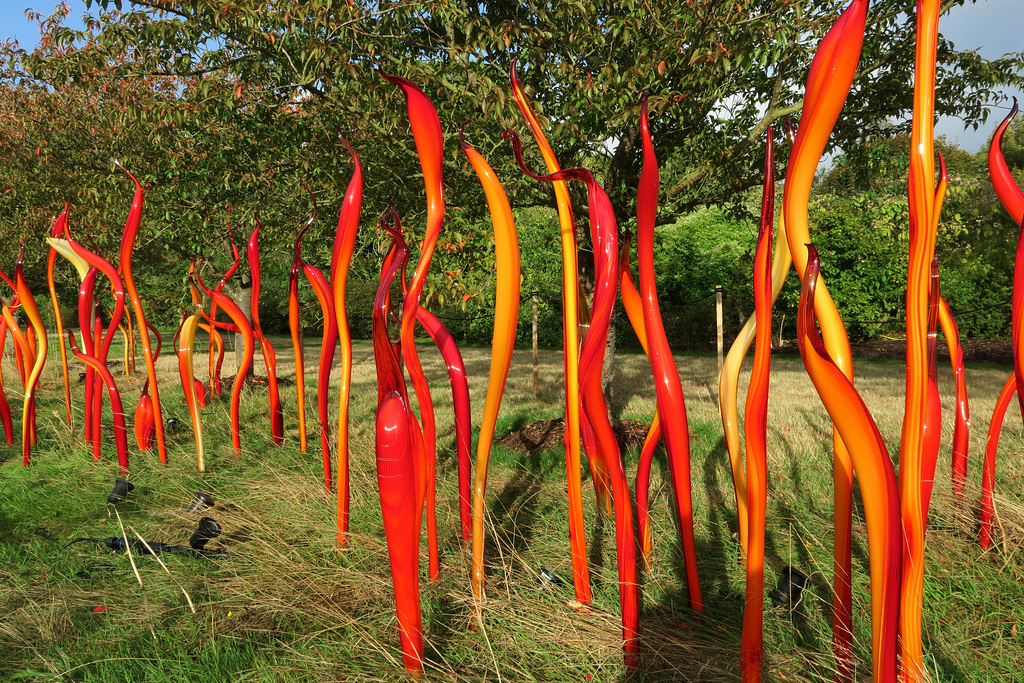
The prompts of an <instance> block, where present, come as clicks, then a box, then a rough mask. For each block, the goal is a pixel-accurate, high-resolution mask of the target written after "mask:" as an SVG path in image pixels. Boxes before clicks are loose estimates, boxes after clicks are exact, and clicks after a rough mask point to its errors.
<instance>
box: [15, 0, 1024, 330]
mask: <svg viewBox="0 0 1024 683" xmlns="http://www.w3.org/2000/svg"><path fill="white" fill-rule="evenodd" d="M958 4H962V0H952V1H951V2H950V3H949V6H950V7H952V6H955V5H958ZM90 8H91V10H90V12H91V13H90V14H89V15H88V17H87V19H86V22H85V25H86V27H85V29H84V30H82V31H74V30H71V29H69V28H68V27H67V26H65V25H64V19H65V17H66V14H67V10H66V6H59V7H58V8H57V10H56V12H55V13H54V15H52V16H50V17H43V16H38V17H37V18H38V19H39V21H40V25H41V29H42V39H41V41H40V43H39V45H38V47H37V48H36V49H35V50H33V51H32V53H26V52H25V51H24V50H21V49H20V48H19V47H18V46H17V45H15V44H6V45H4V46H3V47H2V50H0V51H2V57H0V59H2V60H3V73H2V76H0V79H2V82H0V85H2V87H3V93H2V95H0V97H3V98H5V99H6V100H8V102H10V103H11V105H12V107H17V108H19V109H20V110H21V111H20V113H18V114H16V115H14V116H13V117H10V118H5V119H4V131H3V135H4V139H3V142H2V143H0V144H3V145H4V151H5V153H6V156H16V157H18V161H17V163H12V165H11V166H10V167H9V170H4V171H0V173H5V174H7V176H8V182H7V185H8V187H5V188H4V189H9V188H10V189H13V190H14V191H15V193H16V195H17V202H16V203H18V202H21V203H20V204H17V207H11V210H12V213H11V214H10V217H9V218H8V219H6V220H4V221H3V225H4V227H3V229H4V230H5V231H6V230H10V231H13V232H23V231H25V230H33V231H36V232H40V231H41V229H42V228H41V225H40V224H41V223H45V220H44V219H42V218H41V217H40V216H39V215H38V214H33V215H29V214H30V213H31V210H30V207H35V209H34V210H35V211H38V209H39V207H56V206H57V204H58V201H59V199H60V196H59V194H60V193H65V194H71V195H74V196H77V197H78V198H79V210H80V211H83V212H84V215H83V214H80V216H81V217H80V218H78V220H80V221H81V220H83V219H87V220H88V221H91V222H94V223H95V224H96V225H99V224H101V223H102V222H103V221H106V224H115V225H116V224H117V222H118V220H119V219H120V217H121V216H122V215H123V212H124V210H125V209H124V208H123V207H124V206H125V205H126V200H127V193H124V194H122V193H123V192H124V190H123V189H121V188H120V180H119V179H118V178H117V176H116V175H115V174H113V173H111V172H110V168H111V167H110V165H109V162H110V159H111V158H112V157H118V158H120V159H121V160H122V162H124V163H126V164H128V165H129V167H131V168H133V169H134V170H138V171H139V172H140V173H141V174H142V176H143V177H144V178H145V182H146V183H147V184H149V185H150V187H151V191H150V202H151V203H150V207H151V208H150V210H149V211H148V212H147V218H146V220H147V226H148V230H149V231H151V232H147V233H145V234H144V239H145V240H151V241H152V243H151V245H145V244H144V245H142V246H141V248H142V249H149V248H150V246H151V247H152V249H153V250H154V252H158V251H159V250H163V255H162V256H160V255H158V254H156V253H154V255H153V257H152V258H153V260H152V261H151V262H152V263H154V266H155V265H157V264H159V263H161V261H159V259H161V258H162V259H165V260H166V262H168V263H171V262H175V261H179V262H180V260H182V259H184V258H188V257H190V255H191V254H192V253H194V252H196V251H206V252H207V253H208V254H210V255H213V254H217V258H221V259H225V258H226V254H224V253H223V247H222V246H217V244H216V243H214V242H215V241H219V243H220V244H222V243H223V235H222V234H218V231H221V229H220V228H218V229H217V230H214V237H209V238H208V237H207V236H206V235H207V233H205V232H204V231H203V229H202V226H204V225H206V224H207V221H206V220H205V219H206V218H210V221H209V223H212V224H213V225H215V226H217V225H223V224H224V215H225V213H226V206H227V205H229V204H230V205H231V206H232V210H233V214H232V215H233V216H234V217H235V218H234V221H235V225H236V231H237V232H238V233H242V232H247V230H248V227H249V223H248V222H247V221H248V220H249V216H251V214H252V211H253V210H255V209H256V208H259V209H260V211H261V214H262V215H263V217H264V223H265V224H267V225H268V227H269V228H270V230H268V234H267V235H266V237H265V238H264V241H265V243H266V244H268V245H273V248H274V249H277V248H280V249H282V250H284V249H286V248H287V246H288V242H289V241H290V240H289V238H288V235H289V234H291V232H292V230H293V229H294V227H295V226H297V225H299V224H301V222H302V220H303V219H304V217H305V216H306V215H308V211H309V205H308V200H307V199H306V198H305V196H304V193H303V192H302V190H301V189H300V184H301V183H306V184H307V185H309V186H310V187H311V188H312V189H313V190H314V192H315V193H316V194H317V196H318V198H319V200H320V203H321V216H322V220H321V221H320V223H318V225H317V227H316V228H315V231H316V232H314V233H312V234H310V236H309V238H308V240H307V247H306V248H307V250H308V251H307V253H309V254H310V260H311V261H313V262H317V263H321V264H322V263H325V262H326V258H327V249H328V241H327V240H325V239H324V237H325V236H327V235H331V234H333V217H332V216H333V215H336V208H337V202H338V200H339V198H340V194H341V191H340V188H341V187H343V186H344V182H345V181H346V180H347V173H348V170H349V163H348V161H347V158H346V157H345V155H344V154H341V153H340V148H339V146H338V145H337V143H336V140H335V131H337V130H340V131H341V132H342V133H344V134H345V135H346V137H348V138H349V139H350V141H351V142H352V143H353V145H354V146H355V147H356V149H357V150H359V152H360V154H361V155H362V157H363V160H364V163H365V166H366V169H367V173H366V177H367V180H368V186H367V192H366V202H365V204H364V206H365V213H364V216H365V225H364V229H363V230H362V231H361V233H362V237H361V240H363V241H362V242H361V246H360V249H361V253H362V254H363V255H364V256H366V257H367V258H365V259H360V258H358V257H357V258H356V259H355V261H354V267H355V269H356V274H355V277H354V278H353V286H354V287H355V288H356V289H358V288H359V287H360V284H359V283H360V282H361V281H362V280H363V279H365V280H372V279H373V278H374V277H375V275H374V270H375V260H376V258H377V256H376V255H375V254H374V253H373V252H374V247H375V246H376V243H377V241H378V240H377V239H376V238H375V234H374V232H375V231H374V230H373V227H374V224H375V222H376V216H379V215H380V213H382V212H383V211H384V210H385V209H386V208H388V207H390V206H391V204H392V203H394V204H395V205H396V207H397V208H398V210H399V211H400V212H401V213H402V215H403V217H404V218H405V220H404V221H403V222H404V224H405V225H406V226H407V228H408V229H409V230H410V231H411V233H412V235H411V236H410V237H411V241H415V239H416V233H417V231H418V230H419V229H420V227H419V220H418V219H419V218H420V217H421V216H422V211H423V200H422V197H421V193H422V188H421V183H420V180H419V178H418V174H419V171H418V164H417V160H416V157H415V153H414V150H413V145H412V139H411V136H410V135H409V134H408V124H407V123H406V121H405V119H404V107H403V105H402V102H401V99H400V95H399V94H398V93H397V92H396V91H395V89H394V88H393V87H391V86H389V85H388V84H386V83H383V82H382V80H381V79H380V78H379V77H378V76H377V73H376V72H377V70H386V71H389V72H393V73H398V74H401V75H403V76H406V77H408V78H411V79H413V80H414V81H416V82H418V83H420V84H422V85H423V86H424V87H425V89H426V90H427V92H428V94H429V95H430V96H431V97H432V99H433V101H434V103H435V105H436V106H437V107H438V110H439V114H440V116H441V119H442V124H443V126H444V128H445V133H446V136H447V138H448V139H449V140H454V137H455V134H456V132H457V129H458V126H459V125H460V124H461V122H462V121H463V120H464V119H465V118H467V117H472V116H475V117H476V121H475V122H474V123H473V124H472V125H471V126H470V127H469V129H468V135H469V137H470V138H471V139H472V141H473V143H474V145H475V146H477V147H478V149H480V150H481V151H482V152H483V153H485V154H486V155H487V156H488V158H489V159H490V161H491V163H492V164H493V165H494V166H495V167H496V170H497V172H498V174H499V176H500V177H501V178H502V180H503V182H505V184H506V188H507V189H508V192H509V195H510V199H511V200H512V202H513V205H514V206H517V207H521V208H527V207H531V206H537V207H541V206H549V205H550V201H551V199H550V194H549V192H550V189H549V188H547V187H544V186H543V185H541V184H537V183H533V182H532V181H529V180H527V179H525V178H523V176H522V175H521V173H520V172H519V171H518V170H517V169H515V168H514V167H513V165H512V162H511V155H510V154H508V151H507V147H506V145H505V143H503V142H502V141H501V140H500V137H499V135H498V134H499V132H500V130H501V129H503V128H504V127H507V126H513V127H521V122H520V120H519V116H518V113H517V112H516V111H515V107H514V105H513V103H512V102H511V100H510V98H509V97H508V86H507V72H508V68H509V65H510V62H511V60H512V58H513V57H520V58H521V60H522V61H521V71H522V74H523V79H524V82H525V84H526V85H527V88H528V90H529V92H530V96H531V97H532V98H533V99H534V101H535V102H536V105H537V108H538V111H539V112H540V113H541V115H542V116H543V117H544V120H545V122H546V123H547V124H548V125H549V127H550V138H551V140H552V141H553V143H554V144H555V146H556V151H557V153H558V154H559V156H560V160H561V161H562V163H563V165H565V166H569V165H579V164H582V165H587V166H588V167H590V168H592V169H593V170H595V171H596V172H597V174H598V176H599V177H601V178H603V181H604V184H605V186H606V187H607V189H608V190H609V192H610V194H611V196H612V198H613V201H614V203H615V209H616V212H617V213H618V217H619V219H620V223H622V224H628V220H629V216H630V215H631V213H632V208H631V207H632V197H633V194H634V192H635V187H636V177H637V173H638V158H637V154H636V142H637V139H638V138H637V135H638V131H637V120H638V118H637V117H638V112H637V107H638V102H639V99H640V95H641V94H642V93H644V92H647V93H648V94H649V96H650V102H651V108H652V114H653V116H652V119H653V120H652V125H653V127H654V134H655V140H656V145H657V148H658V150H659V155H660V157H661V161H662V165H663V173H662V178H663V187H665V190H666V191H665V195H664V196H665V201H664V206H663V209H662V213H661V220H662V221H663V222H665V223H666V224H671V223H674V222H675V220H676V218H678V217H680V216H682V215H684V214H686V213H688V212H690V211H691V210H693V209H694V208H696V207H698V206H701V205H705V204H721V205H724V206H725V207H726V209H727V210H728V211H729V212H730V214H731V215H737V216H742V215H743V214H744V212H745V211H746V209H745V203H744V202H745V199H744V196H745V195H744V192H745V190H746V189H748V188H750V187H752V186H754V185H757V184H758V183H759V182H760V181H759V177H758V176H759V172H758V171H757V170H756V169H757V168H758V165H759V164H760V163H761V162H760V160H759V159H758V157H759V155H760V149H761V148H762V145H761V144H760V138H761V136H762V134H763V132H764V130H765V129H766V128H767V126H768V125H769V124H770V123H772V122H773V121H776V120H777V119H779V118H780V117H782V116H785V115H788V114H794V113H796V112H798V111H799V110H800V107H801V101H800V96H801V91H802V82H803V79H804V76H805V73H806V69H807V66H808V62H809V59H810V56H811V54H812V51H813V49H814V48H815V47H816V45H817V44H818V42H819V41H820V38H821V36H822V35H823V34H824V32H825V31H826V30H827V28H828V27H829V26H830V25H831V23H832V22H833V21H834V19H835V18H836V16H837V14H838V12H839V11H840V10H841V9H842V3H839V2H827V3H792V2H790V1H789V0H758V1H754V2H740V3H727V2H718V3H678V4H677V5H671V6H667V5H658V4H655V5H651V4H649V3H641V2H636V1H627V2H621V3H599V2H594V1H591V0H583V1H581V2H576V3H543V2H527V3H508V2H498V1H495V2H490V1H485V2H481V3H469V4H465V3H461V2H455V1H454V0H439V1H438V2H435V3H431V4H429V5H423V4H420V3H402V2H384V3H366V2H359V1H357V0H353V1H352V2H342V1H341V0H313V1H311V2H303V3H290V2H280V1H273V0H272V1H256V0H242V1H241V2H231V3H227V2H221V1H220V0H207V1H203V2H179V1H176V0H153V1H143V2H133V3H122V2H120V1H119V0H118V1H115V0H101V1H100V2H93V3H91V4H90ZM909 9H910V5H909V4H908V3H907V2H906V1H897V0H880V1H879V2H876V3H874V4H873V5H872V9H871V14H870V17H869V21H870V22H871V23H870V25H869V27H868V32H867V36H866V39H865V47H864V54H865V58H864V60H862V65H861V74H860V77H859V79H858V81H857V83H856V85H855V95H854V96H852V97H851V98H850V100H849V102H848V104H847V108H846V110H845V111H844V114H843V117H842V118H841V120H840V123H839V126H838V128H837V133H836V137H835V139H834V140H835V144H836V145H838V146H839V147H840V148H842V149H845V150H857V149H860V148H863V147H865V145H868V144H869V143H870V142H871V141H873V140H876V139H878V138H879V137H883V138H884V137H890V136H892V135H893V134H896V133H899V132H901V131H902V130H904V129H905V128H906V127H907V126H908V125H909V111H910V104H911V103H910V96H911V95H910V90H909V88H908V87H907V83H909V82H910V74H911V73H912V61H913V50H912V49H909V48H910V46H911V43H912V41H913V35H914V32H913V25H912V24H913V19H912V12H910V11H909ZM1022 65H1024V54H1016V55H1010V56H1008V57H1006V58H1004V59H1001V60H994V61H987V60H984V59H981V58H980V57H978V56H977V55H976V54H975V53H973V52H966V51H958V50H957V49H955V47H954V46H953V45H951V44H950V43H948V42H944V41H943V42H941V45H940V64H939V75H938V80H939V83H940V89H941V92H943V94H944V97H943V98H941V101H940V102H939V106H940V113H941V114H945V115H957V116H960V117H961V118H963V119H964V120H965V121H967V122H968V123H975V124H977V123H980V122H983V121H984V120H985V117H986V115H987V110H986V109H985V108H984V104H985V103H986V102H988V101H991V100H992V99H993V95H992V88H993V86H995V85H998V84H1004V83H1005V84H1011V85H1020V84H1021V82H1022V80H1024V79H1022V78H1021V75H1020V72H1021V66H1022ZM57 92H59V93H60V94H61V98H64V101H63V102H61V101H59V99H57V98H55V95H54V94H55V93H57ZM94 99H95V100H96V101H95V103H93V102H92V100H94ZM83 106H86V107H88V106H92V107H93V108H94V111H92V112H88V111H82V107H83ZM12 107H5V108H4V111H5V112H9V111H12ZM5 116H6V115H5ZM90 116H92V117H95V120H96V123H97V125H95V126H90V125H88V121H89V120H90V119H89V117H90ZM51 117H52V118H51ZM94 129H95V130H94ZM43 140H45V141H46V145H43V144H42V141H43ZM43 148H46V150H47V151H46V152H43V151H40V152H39V153H36V150H37V149H38V150H43ZM850 153H851V155H852V154H853V152H850ZM44 154H46V155H48V157H47V159H46V161H45V165H46V167H47V168H48V169H49V170H48V171H45V172H44V171H42V170H40V169H42V168H43V166H44V164H43V157H44ZM784 156H785V153H784V151H783V154H782V157H783V158H780V160H779V163H780V164H784V163H785V158H784ZM851 158H852V157H851ZM5 163H6V162H5ZM19 164H20V165H19ZM446 165H447V166H448V168H447V173H446V183H447V186H448V187H447V188H446V189H447V192H448V196H449V201H450V204H451V206H452V207H453V210H452V213H451V214H450V220H449V222H448V223H449V225H448V229H449V233H448V234H447V235H446V237H447V241H448V243H449V244H450V245H453V246H452V247H451V249H450V250H449V251H448V252H444V253H446V254H447V255H448V257H450V262H449V265H450V266H451V267H447V268H444V269H441V268H440V267H439V268H437V269H435V271H434V275H433V279H432V281H431V283H430V285H429V287H428V291H427V295H428V297H436V301H435V302H434V303H443V305H444V306H447V305H448V304H449V302H453V303H454V304H455V306H456V307H457V308H459V309H461V307H462V306H463V305H466V306H467V307H469V306H471V304H472V303H473V301H475V300H479V299H480V298H486V297H487V286H486V285H487V282H488V278H487V275H486V274H487V272H489V270H490V268H489V267H488V262H487V259H489V258H492V256H490V255H489V254H491V251H490V249H489V247H488V243H487V239H488V238H487V234H488V232H487V231H486V230H485V229H483V228H476V226H477V225H481V224H482V221H483V220H484V218H485V217H484V216H483V213H484V207H485V203H484V201H483V199H482V195H481V192H480V190H479V187H478V185H477V182H476V180H475V178H474V177H473V175H472V174H471V173H470V172H469V171H468V169H467V168H466V164H465V161H464V160H463V158H462V157H461V156H460V155H459V153H458V151H457V150H456V148H455V146H454V144H452V145H451V146H450V154H449V155H448V156H446ZM534 165H539V164H537V163H536V159H535V160H534ZM29 184H31V185H34V186H35V187H34V189H29V188H28V187H27V185H29ZM33 193H36V194H35V195H34V196H33ZM93 193H95V194H93ZM87 199H88V200H89V202H91V203H89V204H88V205H87V202H86V200H87ZM577 199H578V200H579V206H580V211H582V210H583V208H584V200H583V197H582V196H581V195H579V196H577ZM18 207H20V208H18ZM456 207H457V209H456ZM53 210H54V208H51V209H50V211H51V212H52V211H53ZM540 215H542V214H537V216H540ZM101 217H102V220H101ZM112 217H116V218H112ZM528 223H529V221H528ZM243 226H244V228H243ZM537 229H538V230H539V231H540V233H539V236H538V238H539V239H552V240H553V239H554V234H555V233H554V228H553V227H548V226H541V225H538V226H537ZM273 231H277V232H276V233H274V232H273ZM221 232H222V231H221ZM155 236H158V237H155ZM370 256H373V258H369V257H370ZM281 258H282V259H283V258H284V257H281ZM268 267H270V268H271V269H272V268H273V267H274V265H273V259H269V260H268ZM282 267H283V266H282ZM154 270H157V269H156V268H154ZM446 271H447V272H446ZM175 272H176V271H175ZM179 277H180V275H179ZM271 279H272V276H271V277H268V281H269V280H271ZM175 291H180V289H178V290H175ZM467 295H468V299H469V300H468V301H467ZM270 297H271V295H270V294H269V293H268V300H269V299H270ZM690 298H692V297H690ZM272 315H273V313H272V312H268V317H272ZM464 317H469V316H464ZM268 322H271V321H270V320H268Z"/></svg>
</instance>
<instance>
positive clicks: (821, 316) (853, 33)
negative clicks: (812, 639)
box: [783, 0, 868, 683]
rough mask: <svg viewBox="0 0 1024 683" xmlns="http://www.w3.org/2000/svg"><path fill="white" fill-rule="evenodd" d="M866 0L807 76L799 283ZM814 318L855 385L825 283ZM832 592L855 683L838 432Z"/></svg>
mask: <svg viewBox="0 0 1024 683" xmlns="http://www.w3.org/2000/svg"><path fill="white" fill-rule="evenodd" d="M867 8H868V2H867V0H853V2H851V4H850V6H849V7H848V8H847V9H846V10H845V11H844V12H843V14H842V15H841V16H840V17H839V19H838V20H837V21H836V23H835V24H834V25H833V26H832V28H830V29H829V31H828V33H826V34H825V37H824V38H823V39H822V41H821V45H819V47H818V50H817V51H816V52H815V55H814V59H813V60H812V62H811V68H810V71H809V72H808V74H807V86H806V88H805V91H804V109H803V113H802V114H801V117H800V125H799V126H798V132H797V136H796V139H795V140H794V142H793V148H792V151H791V152H790V156H789V167H788V168H787V170H786V185H785V193H784V196H783V213H784V216H785V221H786V238H787V239H788V241H789V249H790V252H792V255H793V264H794V266H795V267H796V272H797V274H798V275H799V276H800V278H801V279H803V277H804V276H805V273H806V270H807V248H806V246H805V245H806V244H809V243H810V241H811V238H810V232H809V228H808V204H809V201H810V194H811V185H812V183H813V182H814V175H815V172H816V171H817V168H818V164H819V162H820V161H821V155H822V154H823V152H824V150H825V146H826V144H827V143H828V138H829V136H830V135H831V133H832V129H833V127H834V126H835V124H836V120H837V119H838V117H839V113H840V111H841V110H842V108H843V104H844V102H845V101H846V97H847V95H848V94H849V91H850V86H851V85H852V83H853V77H854V75H855V73H856V70H857V62H858V61H859V59H860V51H861V45H862V43H863V40H864V25H865V22H866V17H867ZM817 287H818V292H817V295H816V296H815V298H814V312H815V315H816V316H817V319H818V322H819V324H820V325H821V335H822V338H823V341H824V345H825V348H826V349H828V353H829V356H830V357H831V359H832V360H833V361H834V363H835V364H836V366H837V367H838V368H839V369H840V370H841V371H842V372H843V374H844V375H845V377H846V378H847V379H849V380H850V381H852V380H853V359H852V355H851V353H850V342H849V339H848V338H847V336H846V329H845V327H844V326H843V321H842V319H841V318H840V317H839V313H838V311H837V310H836V307H835V304H834V303H833V301H832V297H831V295H830V294H829V292H828V288H827V287H826V286H825V284H824V282H818V283H817ZM833 452H834V456H833V476H832V481H833V486H834V494H833V509H834V516H835V518H834V519H835V522H834V532H833V585H832V593H833V599H832V650H833V652H834V654H835V657H836V676H835V680H836V681H837V683H843V682H845V681H850V680H851V679H852V675H853V672H852V666H853V665H852V657H853V653H852V644H851V634H852V630H851V627H852V602H853V588H852V583H851V548H852V546H851V543H852V540H851V539H852V533H853V529H852V514H853V461H852V460H851V454H850V453H849V451H848V449H847V446H846V444H844V442H843V439H842V437H841V436H840V434H839V432H838V431H836V430H834V431H833Z"/></svg>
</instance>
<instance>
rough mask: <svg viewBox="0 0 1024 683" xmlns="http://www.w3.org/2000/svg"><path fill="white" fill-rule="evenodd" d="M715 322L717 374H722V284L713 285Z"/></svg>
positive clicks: (723, 343) (723, 344) (723, 341)
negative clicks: (716, 326)
mask: <svg viewBox="0 0 1024 683" xmlns="http://www.w3.org/2000/svg"><path fill="white" fill-rule="evenodd" d="M715 322H716V323H717V325H718V374H719V375H721V374H722V358H723V356H722V353H723V351H725V337H724V335H723V334H722V325H723V320H722V285H715Z"/></svg>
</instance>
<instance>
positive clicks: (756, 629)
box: [740, 126, 775, 683]
mask: <svg viewBox="0 0 1024 683" xmlns="http://www.w3.org/2000/svg"><path fill="white" fill-rule="evenodd" d="M773 133H774V131H773V129H772V128H771V127H770V126H769V128H768V133H767V135H768V141H767V145H766V146H765V163H764V193H763V198H762V200H761V225H760V229H759V231H758V236H757V250H756V252H755V254H754V315H755V316H756V318H757V335H756V341H755V344H754V366H753V370H752V372H751V374H750V388H749V389H748V390H747V404H746V409H745V411H744V417H743V437H744V439H745V441H746V446H747V463H746V464H747V469H746V471H747V514H748V515H749V518H748V526H747V528H748V533H749V535H748V537H747V562H746V565H747V566H746V570H747V591H746V593H747V594H746V602H745V603H744V607H743V637H742V639H741V642H740V678H741V680H743V681H744V682H745V683H754V682H757V681H760V680H761V668H762V664H763V661H764V640H763V635H762V633H763V621H764V543H765V540H764V536H765V514H766V507H767V502H768V500H767V499H768V384H769V377H770V373H771V354H772V269H771V262H772V223H773V222H774V219H775V141H774V140H773V137H772V136H773Z"/></svg>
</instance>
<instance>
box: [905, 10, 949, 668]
mask: <svg viewBox="0 0 1024 683" xmlns="http://www.w3.org/2000/svg"><path fill="white" fill-rule="evenodd" d="M939 12H940V3H939V2H938V0H918V2H917V42H916V61H915V68H914V117H913V123H912V129H911V136H910V175H909V178H908V181H907V195H908V200H909V213H910V253H909V263H908V266H907V296H906V310H907V381H906V385H907V395H906V404H905V415H904V419H903V433H902V437H901V439H900V504H901V516H902V520H903V543H904V547H903V579H902V583H901V588H900V596H901V597H900V628H899V633H900V668H901V671H900V676H901V679H902V680H904V681H921V680H924V678H925V672H924V659H923V651H922V650H923V648H922V641H921V620H922V614H923V600H924V548H925V538H924V536H925V518H926V515H927V510H928V501H927V500H926V499H925V498H924V497H923V494H924V493H925V488H924V482H925V480H926V479H927V478H928V474H927V470H928V462H929V460H930V456H929V451H930V444H929V443H927V434H926V432H927V422H928V413H929V405H930V403H931V401H930V400H929V395H930V391H929V385H930V382H929V363H928V314H929V295H930V289H931V287H932V281H931V265H932V259H933V258H934V253H935V230H936V227H937V225H938V213H939V212H938V207H937V202H936V199H937V192H936V190H937V189H938V188H937V187H936V181H935V154H934V126H935V123H934V121H935V116H934V112H935V60H936V47H937V42H938V26H939Z"/></svg>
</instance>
